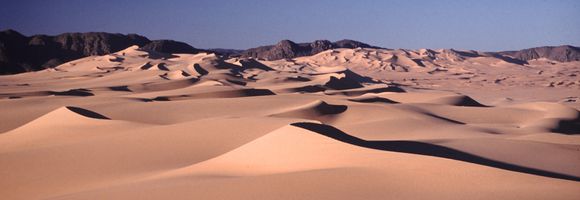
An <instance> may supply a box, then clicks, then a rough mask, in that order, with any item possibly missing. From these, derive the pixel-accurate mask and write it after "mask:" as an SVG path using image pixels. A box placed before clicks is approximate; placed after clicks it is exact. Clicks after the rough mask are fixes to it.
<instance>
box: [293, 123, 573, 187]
mask: <svg viewBox="0 0 580 200" xmlns="http://www.w3.org/2000/svg"><path fill="white" fill-rule="evenodd" d="M292 125H293V126H296V127H300V128H303V129H306V130H310V131H313V132H316V133H319V134H321V135H324V136H327V137H330V138H333V139H335V140H338V141H341V142H345V143H348V144H352V145H356V146H360V147H366V148H370V149H377V150H383V151H393V152H401V153H412V154H419V155H427V156H435V157H442V158H449V159H453V160H460V161H464V162H469V163H475V164H480V165H485V166H489V167H495V168H499V169H505V170H510V171H516V172H522V173H528V174H534V175H539V176H545V177H551V178H558V179H565V180H572V181H580V177H577V176H573V175H567V174H561V173H557V172H550V171H545V170H541V169H534V168H530V167H524V166H519V165H514V164H510V163H505V162H500V161H496V160H491V159H488V158H484V157H480V156H477V155H473V154H469V153H465V152H462V151H458V150H455V149H452V148H448V147H444V146H439V145H434V144H429V143H423V142H416V141H368V140H363V139H360V138H357V137H354V136H351V135H349V134H347V133H345V132H342V131H341V130H339V129H337V128H334V127H332V126H329V125H325V124H317V123H309V122H300V123H293V124H292Z"/></svg>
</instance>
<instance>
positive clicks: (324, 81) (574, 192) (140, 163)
mask: <svg viewBox="0 0 580 200" xmlns="http://www.w3.org/2000/svg"><path fill="white" fill-rule="evenodd" d="M320 44H323V43H320ZM165 45H171V44H156V45H153V46H152V47H151V48H150V49H143V48H139V47H138V46H131V47H128V48H127V49H124V50H120V51H118V52H114V53H110V54H107V55H103V56H90V57H85V58H81V59H78V60H72V61H70V62H67V63H63V64H61V65H59V66H57V67H55V68H53V69H47V70H42V71H37V72H30V73H23V74H17V75H9V76H0V107H1V108H2V112H0V121H2V123H0V163H1V164H0V177H2V178H1V179H0V194H2V196H3V198H7V199H51V200H56V199H103V198H104V199H168V198H170V199H191V198H201V199H256V198H258V199H360V198H364V199H384V198H395V199H422V198H436V199H466V198H468V199H470V198H476V199H489V198H493V199H514V198H517V199H578V198H580V193H579V192H578V191H580V187H579V186H578V182H580V168H578V167H577V166H579V165H580V160H579V159H578V146H579V145H580V111H579V110H578V108H580V104H579V102H578V101H576V100H577V97H578V95H577V94H578V93H577V89H578V87H580V85H579V84H580V82H579V81H578V76H576V74H577V73H578V70H577V69H578V66H579V65H578V62H576V61H572V62H558V61H554V60H545V59H532V60H527V61H526V63H525V64H524V63H520V62H518V61H517V60H510V57H508V56H503V57H502V56H498V55H495V54H491V53H485V52H477V51H461V50H429V49H421V50H401V49H399V50H391V49H375V48H334V49H328V50H321V49H318V50H320V52H318V53H317V54H315V55H311V56H302V57H296V58H291V59H283V60H261V59H258V58H246V57H237V58H230V57H226V56H222V55H217V54H214V53H211V52H209V53H207V52H202V53H197V54H189V53H178V54H169V53H161V52H157V51H155V49H157V48H161V49H163V48H165ZM318 50H316V51H318ZM579 75H580V74H579ZM532 94H533V95H532ZM417 191H420V192H417ZM482 194H484V195H482Z"/></svg>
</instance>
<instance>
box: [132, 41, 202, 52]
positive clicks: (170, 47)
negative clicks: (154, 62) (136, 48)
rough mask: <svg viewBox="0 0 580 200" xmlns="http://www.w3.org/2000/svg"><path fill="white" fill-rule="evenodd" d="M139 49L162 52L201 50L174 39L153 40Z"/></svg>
mask: <svg viewBox="0 0 580 200" xmlns="http://www.w3.org/2000/svg"><path fill="white" fill-rule="evenodd" d="M141 49H143V50H148V51H156V52H163V53H191V54H195V53H199V52H203V50H200V49H196V48H193V47H192V46H190V45H189V44H187V43H184V42H179V41H174V40H154V41H151V42H150V43H149V44H146V45H145V46H142V47H141Z"/></svg>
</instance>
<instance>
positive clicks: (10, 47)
mask: <svg viewBox="0 0 580 200" xmlns="http://www.w3.org/2000/svg"><path fill="white" fill-rule="evenodd" d="M132 45H138V46H141V47H143V48H144V49H146V50H152V51H158V52H162V53H198V52H200V51H201V50H199V49H196V48H193V47H192V46H190V45H188V44H186V43H183V42H177V41H172V40H155V41H151V40H149V39H147V38H146V37H144V36H140V35H137V34H128V35H123V34H119V33H104V32H89V33H64V34H60V35H56V36H48V35H33V36H30V37H27V36H24V35H22V34H20V33H18V32H16V31H14V30H5V31H2V32H0V74H15V73H21V72H28V71H37V70H42V69H46V68H51V67H55V66H58V65H60V64H62V63H64V62H68V61H71V60H75V59H79V58H82V57H86V56H91V55H104V54H109V53H113V52H117V51H120V50H123V49H125V48H127V47H130V46H132Z"/></svg>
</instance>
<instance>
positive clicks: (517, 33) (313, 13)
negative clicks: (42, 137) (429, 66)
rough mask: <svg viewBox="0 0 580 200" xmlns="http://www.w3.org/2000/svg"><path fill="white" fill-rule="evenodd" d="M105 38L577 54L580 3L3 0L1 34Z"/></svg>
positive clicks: (525, 0) (201, 43) (516, 0)
mask: <svg viewBox="0 0 580 200" xmlns="http://www.w3.org/2000/svg"><path fill="white" fill-rule="evenodd" d="M8 28H11V29H15V30H17V31H20V32H21V33H23V34H25V35H32V34H50V35H55V34H59V33H63V32H88V31H105V32H116V33H138V34H141V35H144V36H147V37H148V38H150V39H174V40H179V41H184V42H187V43H189V44H191V45H193V46H195V47H199V48H217V47H220V48H236V49H245V48H249V47H255V46H259V45H266V44H273V43H276V42H277V41H279V40H282V39H290V40H293V41H296V42H306V41H312V40H316V39H329V40H331V41H335V40H340V39H345V38H348V39H354V40H360V41H363V42H366V43H369V44H372V45H377V46H382V47H388V48H407V49H418V48H456V49H475V50H484V51H493V50H514V49H522V48H528V47H535V46H543V45H561V44H571V45H575V46H580V1H579V0H552V1H546V0H477V1H471V0H456V1H445V0H437V1H435V0H433V1H427V0H425V1H418V0H405V1H404V0H400V1H394V0H393V1H388V0H377V1H370V0H369V1H363V0H361V1H352V0H351V1H348V0H324V1H323V0H320V1H315V0H287V1H278V0H262V1H258V0H245V1H244V0H231V1H223V0H192V1H161V0H157V1H148V0H142V1H122V0H119V1H99V0H91V1H84V0H70V1H63V0H37V1H27V0H6V1H3V2H2V3H1V7H0V29H8Z"/></svg>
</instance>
